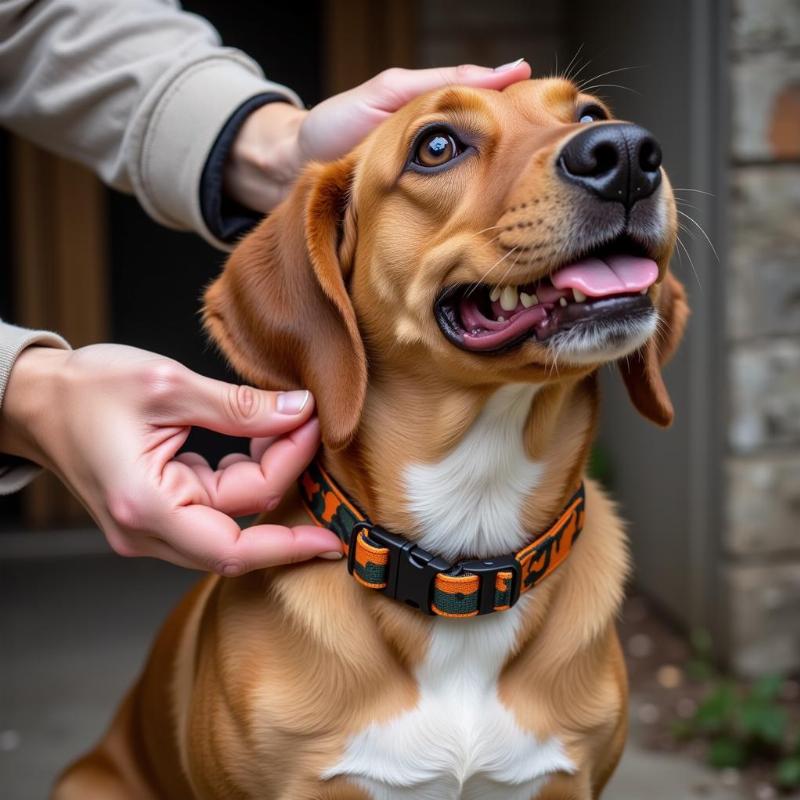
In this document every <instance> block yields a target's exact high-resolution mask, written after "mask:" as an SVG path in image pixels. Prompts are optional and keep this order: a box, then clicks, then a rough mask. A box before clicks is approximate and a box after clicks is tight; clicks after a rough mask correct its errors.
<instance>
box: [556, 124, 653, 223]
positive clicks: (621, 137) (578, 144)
mask: <svg viewBox="0 0 800 800" xmlns="http://www.w3.org/2000/svg"><path fill="white" fill-rule="evenodd" d="M660 168H661V147H660V146H659V144H658V142H657V141H656V140H655V139H654V138H653V136H652V134H651V133H650V132H649V131H647V130H645V129H644V128H642V127H640V126H639V125H632V124H630V123H612V124H610V125H592V126H591V127H590V128H588V129H587V130H585V131H583V132H582V133H579V134H578V135H577V136H573V138H572V139H570V140H569V142H567V144H566V145H565V147H564V149H563V150H562V151H561V156H560V157H559V159H558V169H559V170H560V172H561V174H562V175H563V176H564V177H565V178H566V179H567V180H569V181H571V182H572V183H576V184H578V185H579V186H583V187H584V188H586V189H588V190H589V191H590V192H593V193H594V194H595V195H597V196H599V197H602V198H603V199H604V200H614V201H616V202H619V203H623V204H624V205H625V207H626V208H630V207H631V206H632V205H633V204H634V203H635V202H636V201H637V200H642V199H643V198H645V197H649V196H650V195H651V194H652V193H653V192H654V191H655V190H656V189H657V188H658V186H659V184H660V183H661V169H660Z"/></svg>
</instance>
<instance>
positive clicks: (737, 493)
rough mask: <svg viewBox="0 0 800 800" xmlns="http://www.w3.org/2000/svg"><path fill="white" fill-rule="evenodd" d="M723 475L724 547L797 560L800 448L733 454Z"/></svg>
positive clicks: (799, 553)
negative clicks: (780, 451)
mask: <svg viewBox="0 0 800 800" xmlns="http://www.w3.org/2000/svg"><path fill="white" fill-rule="evenodd" d="M726 476H727V492H726V494H727V514H726V517H727V520H726V522H727V524H726V526H725V543H726V547H727V549H728V551H729V552H731V553H732V554H734V555H736V556H737V557H741V556H754V557H757V558H758V557H764V556H770V555H779V554H780V555H782V556H789V557H794V558H796V559H797V560H798V562H800V453H780V454H772V455H762V456H758V457H749V458H732V459H729V461H728V463H727V465H726Z"/></svg>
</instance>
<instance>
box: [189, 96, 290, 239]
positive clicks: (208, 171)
mask: <svg viewBox="0 0 800 800" xmlns="http://www.w3.org/2000/svg"><path fill="white" fill-rule="evenodd" d="M285 102H286V97H285V96H284V95H282V94H278V93H276V92H266V93H265V94H259V95H256V96H255V97H251V98H250V99H249V100H245V101H244V103H242V105H240V106H239V108H237V109H236V111H234V112H233V114H232V115H231V116H230V117H229V119H228V121H227V122H226V123H225V127H224V128H223V129H222V130H221V131H220V133H219V136H217V139H216V141H215V142H214V144H213V145H212V147H211V152H210V153H209V154H208V158H207V159H206V163H205V166H204V167H203V174H202V176H201V178H200V210H201V213H202V215H203V222H204V223H205V226H206V228H207V229H208V230H209V231H210V232H211V235H212V236H214V237H215V238H216V239H218V240H219V241H221V242H225V244H227V245H230V244H231V243H233V242H235V241H236V240H237V239H239V238H240V237H241V236H243V235H244V234H245V233H247V231H249V230H250V228H252V227H253V226H254V225H256V224H257V223H258V222H259V221H260V220H261V219H263V217H264V214H263V213H261V212H260V211H253V210H252V209H251V208H247V207H246V206H243V205H241V204H240V203H237V202H236V201H235V200H231V198H229V197H226V196H225V194H224V191H223V179H224V171H225V164H226V162H227V160H228V155H229V154H230V150H231V147H233V142H234V140H235V139H236V135H237V134H238V133H239V129H240V128H241V127H242V125H243V124H244V121H245V120H246V119H247V118H248V117H249V116H250V114H252V113H253V112H254V111H255V110H256V109H257V108H261V106H265V105H267V103H285Z"/></svg>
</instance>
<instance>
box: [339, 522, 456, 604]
mask: <svg viewBox="0 0 800 800" xmlns="http://www.w3.org/2000/svg"><path fill="white" fill-rule="evenodd" d="M361 530H365V531H366V532H367V537H368V538H369V542H370V544H373V545H376V546H378V547H386V548H388V550H389V563H388V565H387V574H386V586H385V588H383V589H381V590H380V591H382V592H383V593H384V594H385V595H386V596H387V597H391V598H393V599H395V600H399V601H400V602H401V603H405V604H406V605H409V606H411V607H412V608H416V609H418V610H419V611H422V612H423V613H424V614H431V615H432V614H433V613H434V612H433V610H432V609H431V596H432V594H433V582H434V580H435V579H436V576H437V575H438V574H439V573H440V572H446V571H447V570H449V569H450V568H451V567H452V565H451V564H450V562H448V561H445V560H444V559H443V558H439V557H437V556H434V555H433V554H431V553H429V552H428V551H427V550H423V549H422V548H421V547H419V546H418V545H416V544H414V542H410V541H409V540H408V539H405V538H403V537H402V536H397V535H396V534H394V533H390V532H389V531H387V530H385V529H384V528H381V527H380V526H378V525H371V524H369V523H366V522H357V523H356V524H355V525H354V526H353V530H352V532H351V533H350V545H349V546H350V550H349V552H348V554H347V571H348V572H349V573H350V574H351V575H352V574H353V569H354V567H355V557H356V543H357V536H358V533H359V531H361Z"/></svg>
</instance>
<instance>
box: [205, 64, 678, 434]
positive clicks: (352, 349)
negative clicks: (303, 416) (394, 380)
mask: <svg viewBox="0 0 800 800" xmlns="http://www.w3.org/2000/svg"><path fill="white" fill-rule="evenodd" d="M676 227H677V225H676V214H675V204H674V199H673V196H672V192H671V189H670V185H669V181H668V179H667V176H666V174H665V172H664V171H663V169H662V168H661V153H660V150H659V146H658V143H657V142H656V141H655V139H654V138H653V137H652V136H651V135H650V134H649V133H648V132H647V131H646V130H644V129H643V128H640V127H639V126H637V125H633V124H631V123H626V122H617V121H614V120H613V119H612V117H611V113H610V112H609V110H608V109H607V108H606V107H605V106H604V105H603V103H601V102H600V101H599V100H597V99H596V98H594V97H591V96H588V95H584V94H581V93H580V91H579V90H578V89H577V88H576V87H575V86H574V85H573V84H572V83H570V82H568V81H565V80H555V79H554V80H534V81H525V82H523V83H519V84H515V85H514V86H511V87H509V88H508V89H506V90H505V91H503V92H495V91H489V90H475V89H466V88H448V89H444V90H440V91H437V92H433V93H431V94H428V95H425V96H423V97H421V98H418V99H417V100H415V101H414V102H412V103H410V104H409V105H407V106H406V107H404V108H403V109H402V110H401V111H399V112H397V113H396V114H394V115H393V116H392V117H391V118H390V119H388V120H387V121H386V122H385V123H383V125H381V126H380V127H379V128H378V129H377V130H376V131H375V132H374V133H373V134H372V135H371V136H370V137H369V138H368V139H367V140H366V141H365V142H364V143H363V144H362V145H361V146H360V147H358V148H357V149H356V150H355V151H354V152H353V153H351V154H350V155H349V156H348V157H346V158H344V159H342V160H341V161H338V162H336V163H333V164H329V165H313V166H311V167H309V168H308V169H307V170H306V171H305V173H304V174H303V175H302V177H301V178H300V180H299V182H298V184H297V186H296V187H295V189H294V190H293V192H292V194H291V196H290V197H289V198H288V199H287V200H286V201H285V202H284V203H282V204H281V206H279V207H278V208H277V209H275V211H274V212H273V213H272V214H271V215H270V216H269V217H268V218H267V219H265V220H264V222H262V223H261V225H260V226H259V227H258V228H257V229H256V230H255V231H254V232H253V233H251V234H250V235H249V236H248V237H247V238H246V239H244V241H243V242H242V243H241V244H240V245H239V247H238V248H237V249H236V250H235V252H234V253H233V255H232V256H231V258H230V260H229V262H228V264H227V266H226V269H225V271H224V273H223V274H222V276H221V277H220V278H219V279H218V280H217V281H216V282H215V283H214V284H213V285H212V286H211V287H210V288H209V290H208V292H207V295H206V306H205V321H206V325H207V327H208V330H209V331H210V333H211V335H212V337H213V338H214V339H215V340H216V342H217V343H218V344H219V345H220V347H221V348H222V349H223V351H224V352H225V353H226V355H227V356H228V357H229V359H230V360H231V362H232V363H233V365H234V367H235V368H236V369H237V370H238V371H239V372H240V373H241V374H242V375H243V376H244V377H245V378H246V379H247V380H250V381H252V382H253V383H255V384H257V385H259V386H265V387H269V388H275V389H288V388H298V387H306V388H309V389H311V391H312V392H313V393H314V395H315V397H316V398H317V401H318V406H319V416H320V422H321V426H322V433H323V439H324V441H325V443H326V445H328V446H330V447H333V448H337V447H341V446H343V445H344V444H346V443H347V442H348V441H349V440H350V439H351V438H352V436H353V434H354V432H355V430H356V429H357V427H358V424H359V420H360V418H361V414H362V410H363V406H364V400H365V396H366V390H367V383H368V370H369V371H371V372H372V373H373V374H375V375H376V376H378V377H380V376H384V377H385V376H386V375H390V374H391V372H392V370H403V371H405V372H406V373H408V372H412V373H413V372H419V374H420V375H421V376H424V375H428V376H430V375H431V374H435V375H436V376H438V377H439V378H441V377H443V376H444V377H446V379H447V380H449V381H454V382H462V383H472V384H479V383H483V384H487V383H488V384H499V383H503V382H511V381H514V382H519V381H535V382H544V381H547V380H556V379H560V378H563V377H564V376H565V375H567V376H568V375H580V374H585V373H587V372H589V371H591V370H594V369H596V368H597V367H598V366H599V365H601V364H603V363H607V362H610V361H619V365H620V370H621V372H622V376H623V379H624V381H625V383H626V385H627V387H628V390H629V393H630V396H631V399H632V400H633V402H634V404H635V406H636V407H637V408H638V409H639V411H640V412H641V413H642V414H644V415H645V416H646V417H648V418H649V419H651V420H653V421H654V422H657V423H659V424H662V425H664V424H669V422H670V421H671V419H672V407H671V404H670V400H669V397H668V395H667V392H666V389H665V387H664V384H663V381H662V380H661V373H660V369H661V365H662V364H663V363H664V361H665V360H666V359H667V358H668V357H669V355H670V354H671V353H672V351H673V350H674V348H675V346H676V344H677V342H678V340H679V338H680V336H681V333H682V330H683V326H684V322H685V318H686V314H687V306H686V302H685V295H684V292H683V288H682V287H681V285H680V284H679V283H678V282H677V281H676V280H675V278H674V277H672V275H671V274H670V273H669V270H668V263H669V259H670V255H671V253H672V250H673V247H674V244H675V239H676ZM368 364H369V366H368Z"/></svg>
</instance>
